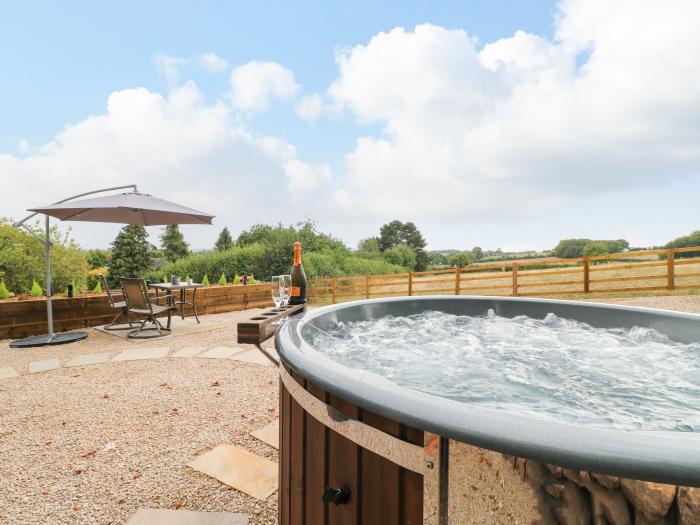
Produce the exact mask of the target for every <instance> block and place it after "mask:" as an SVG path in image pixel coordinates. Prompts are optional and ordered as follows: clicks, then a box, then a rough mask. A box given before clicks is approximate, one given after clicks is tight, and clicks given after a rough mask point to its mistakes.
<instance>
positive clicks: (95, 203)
mask: <svg viewBox="0 0 700 525" xmlns="http://www.w3.org/2000/svg"><path fill="white" fill-rule="evenodd" d="M29 211H33V212H35V213H43V214H44V215H49V216H51V217H55V218H57V219H60V220H62V221H85V222H116V223H120V224H139V225H141V226H156V225H163V224H211V222H212V219H213V218H214V216H213V215H209V214H208V213H204V212H201V211H197V210H193V209H192V208H187V207H186V206H181V205H180V204H175V203H174V202H170V201H166V200H163V199H159V198H157V197H152V196H151V195H147V194H145V193H139V192H137V191H131V192H128V193H119V194H115V195H106V196H104V197H94V198H92V199H82V200H78V201H71V202H63V203H60V204H51V205H49V206H42V207H39V208H32V209H30V210H29Z"/></svg>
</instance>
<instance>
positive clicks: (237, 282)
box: [233, 274, 241, 284]
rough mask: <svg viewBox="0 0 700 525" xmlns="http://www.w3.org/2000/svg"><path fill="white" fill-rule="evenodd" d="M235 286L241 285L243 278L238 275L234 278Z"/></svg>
mask: <svg viewBox="0 0 700 525" xmlns="http://www.w3.org/2000/svg"><path fill="white" fill-rule="evenodd" d="M233 284H241V276H240V275H238V274H236V275H234V276H233Z"/></svg>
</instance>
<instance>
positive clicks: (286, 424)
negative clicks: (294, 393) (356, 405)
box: [279, 370, 292, 525]
mask: <svg viewBox="0 0 700 525" xmlns="http://www.w3.org/2000/svg"><path fill="white" fill-rule="evenodd" d="M287 371H289V370H287ZM279 388H280V442H279V445H280V449H279V456H280V459H279V462H280V492H279V523H280V525H290V522H291V501H290V496H291V491H290V481H291V462H290V452H291V446H292V441H291V440H292V433H291V427H290V421H291V415H292V404H291V402H292V398H291V396H290V395H289V392H288V391H287V389H286V388H285V386H284V384H283V383H282V380H281V379H280V382H279Z"/></svg>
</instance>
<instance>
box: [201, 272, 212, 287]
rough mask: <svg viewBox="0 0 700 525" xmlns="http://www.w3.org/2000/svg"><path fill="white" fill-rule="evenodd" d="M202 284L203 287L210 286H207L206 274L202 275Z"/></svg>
mask: <svg viewBox="0 0 700 525" xmlns="http://www.w3.org/2000/svg"><path fill="white" fill-rule="evenodd" d="M202 284H203V285H204V286H210V284H209V277H207V274H206V273H205V274H204V277H202Z"/></svg>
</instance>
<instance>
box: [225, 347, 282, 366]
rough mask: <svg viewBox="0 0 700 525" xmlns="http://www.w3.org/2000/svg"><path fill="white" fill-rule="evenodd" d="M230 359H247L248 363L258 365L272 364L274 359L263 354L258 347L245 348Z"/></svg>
mask: <svg viewBox="0 0 700 525" xmlns="http://www.w3.org/2000/svg"><path fill="white" fill-rule="evenodd" d="M230 359H233V360H235V361H245V362H246V363H255V364H256V365H270V366H272V361H270V360H269V359H268V358H267V357H265V356H264V355H263V353H262V352H261V351H260V350H258V349H257V348H251V349H250V350H245V351H243V352H241V353H239V354H236V355H234V356H231V358H230Z"/></svg>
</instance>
